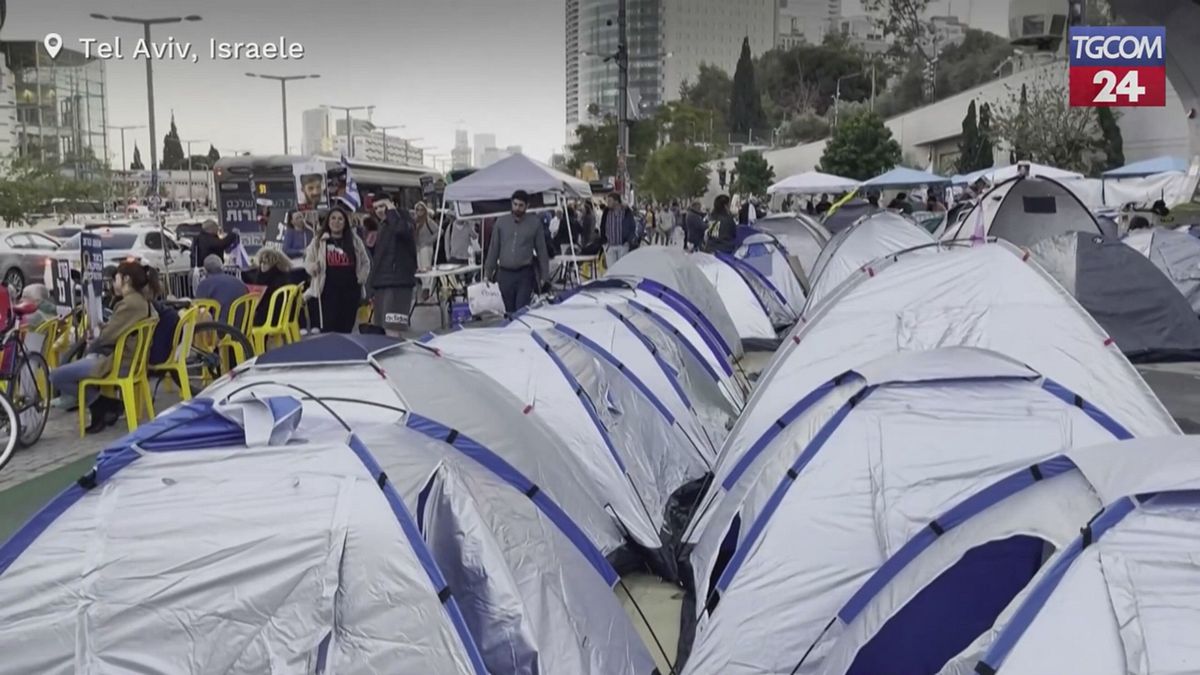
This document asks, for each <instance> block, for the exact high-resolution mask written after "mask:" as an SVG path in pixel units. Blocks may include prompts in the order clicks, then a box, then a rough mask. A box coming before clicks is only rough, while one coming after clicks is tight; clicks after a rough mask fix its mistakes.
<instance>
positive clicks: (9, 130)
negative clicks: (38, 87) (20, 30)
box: [0, 52, 19, 157]
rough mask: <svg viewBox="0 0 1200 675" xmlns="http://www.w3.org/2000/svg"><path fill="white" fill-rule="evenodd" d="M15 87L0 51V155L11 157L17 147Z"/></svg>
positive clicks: (17, 124) (10, 72)
mask: <svg viewBox="0 0 1200 675" xmlns="http://www.w3.org/2000/svg"><path fill="white" fill-rule="evenodd" d="M18 126H19V123H18V122H17V88H16V87H15V86H14V85H13V74H12V71H10V70H9V69H8V64H7V62H6V59H5V56H4V52H0V157H12V156H13V154H14V153H15V152H16V150H17V147H18V138H17V128H18Z"/></svg>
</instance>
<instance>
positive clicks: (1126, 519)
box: [941, 437, 1200, 675]
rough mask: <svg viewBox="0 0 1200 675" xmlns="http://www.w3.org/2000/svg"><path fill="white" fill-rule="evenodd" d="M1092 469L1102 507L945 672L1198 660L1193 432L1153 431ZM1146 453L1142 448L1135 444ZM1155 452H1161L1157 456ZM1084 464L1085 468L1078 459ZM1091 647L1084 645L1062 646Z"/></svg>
mask: <svg viewBox="0 0 1200 675" xmlns="http://www.w3.org/2000/svg"><path fill="white" fill-rule="evenodd" d="M1144 443H1146V445H1144V446H1143V445H1139V446H1137V448H1136V449H1134V450H1133V451H1132V452H1123V449H1118V448H1112V449H1111V450H1109V452H1110V453H1112V454H1116V455H1119V456H1120V458H1121V459H1120V461H1118V462H1114V463H1112V464H1111V465H1110V466H1109V467H1100V468H1101V469H1103V474H1100V473H1098V471H1095V470H1092V471H1090V472H1089V477H1092V478H1097V477H1099V478H1100V481H1099V482H1101V483H1103V484H1104V487H1103V488H1102V493H1103V494H1104V498H1105V507H1104V509H1103V510H1101V511H1100V512H1098V513H1096V514H1094V515H1093V516H1092V517H1091V518H1089V520H1088V521H1087V522H1085V523H1081V527H1080V530H1079V532H1078V536H1077V537H1076V538H1075V539H1074V540H1073V541H1071V542H1070V543H1069V544H1068V545H1067V546H1065V547H1063V548H1062V549H1060V550H1059V551H1058V552H1057V553H1056V554H1055V556H1054V557H1052V558H1051V559H1050V560H1048V561H1047V562H1046V563H1045V565H1043V566H1042V570H1041V572H1040V574H1039V575H1038V577H1037V578H1036V579H1035V580H1034V581H1033V583H1031V584H1030V585H1029V586H1027V587H1026V589H1025V592H1024V593H1023V594H1022V595H1021V596H1020V597H1019V598H1018V599H1017V600H1016V601H1014V602H1013V603H1012V604H1011V605H1009V606H1008V608H1006V609H1005V611H1004V612H1003V613H1002V614H1001V616H1000V618H999V619H998V620H997V622H996V624H995V625H994V626H993V627H992V628H991V630H989V631H988V632H986V633H985V634H984V635H983V636H981V637H980V638H979V639H978V640H976V641H975V643H974V644H972V645H971V646H970V647H969V648H967V649H966V650H964V651H963V652H962V653H961V654H959V655H958V656H957V657H956V658H955V659H954V660H952V661H951V662H950V663H949V664H947V665H946V667H945V668H944V669H943V670H942V671H941V672H942V674H943V675H967V674H968V673H980V672H988V673H998V674H1001V675H1050V674H1051V673H1064V672H1079V673H1088V674H1089V675H1093V674H1094V675H1124V674H1125V673H1184V672H1189V671H1191V670H1194V669H1195V664H1196V663H1197V662H1198V660H1200V652H1198V651H1197V647H1198V645H1197V642H1196V640H1195V639H1194V636H1195V632H1196V625H1197V623H1200V602H1198V601H1197V596H1196V593H1195V589H1196V587H1197V584H1200V566H1197V564H1196V560H1197V559H1198V557H1200V549H1198V548H1197V542H1200V536H1197V535H1198V534H1200V532H1198V531H1197V527H1196V523H1197V522H1200V508H1198V507H1200V504H1197V501H1196V495H1197V494H1198V493H1200V481H1197V479H1196V477H1197V469H1196V457H1197V447H1196V443H1195V437H1188V438H1176V439H1161V440H1158V439H1150V440H1147V441H1144ZM1142 448H1146V449H1149V450H1150V451H1151V454H1149V455H1146V456H1143V455H1142V454H1141V453H1139V452H1138V451H1137V450H1140V449H1142ZM1152 458H1158V459H1157V461H1156V459H1152ZM1081 459H1082V458H1077V460H1076V461H1078V463H1079V464H1080V466H1081V469H1082V470H1084V471H1089V467H1086V466H1085V465H1084V464H1083V462H1082V461H1080V460H1081ZM1076 645H1086V646H1087V648H1086V649H1069V648H1064V646H1076Z"/></svg>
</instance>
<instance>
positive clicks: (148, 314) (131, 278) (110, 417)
mask: <svg viewBox="0 0 1200 675" xmlns="http://www.w3.org/2000/svg"><path fill="white" fill-rule="evenodd" d="M149 286H150V277H149V275H148V274H147V273H146V268H145V267H142V265H141V263H138V262H136V261H131V260H127V261H125V262H123V263H121V264H120V265H118V266H117V272H116V274H115V275H114V276H113V292H114V293H116V295H117V296H118V297H119V298H120V300H119V301H118V303H117V306H116V308H115V309H114V310H113V314H112V317H111V318H110V319H109V320H108V322H107V323H105V324H104V327H103V328H101V329H100V335H99V336H98V337H97V338H96V339H95V340H92V341H91V342H90V343H89V344H88V345H87V348H86V349H85V350H84V355H83V358H81V359H79V360H78V361H73V362H71V363H67V364H64V365H61V366H59V367H57V368H55V369H54V370H52V371H50V383H51V384H52V385H54V388H55V390H57V391H58V392H59V397H60V399H63V401H67V400H74V399H75V397H76V395H77V393H78V392H79V382H80V381H82V380H86V379H89V378H93V377H100V376H102V375H105V374H107V373H108V372H110V371H111V370H112V367H113V362H112V359H113V353H114V352H115V351H116V349H117V339H118V338H120V337H121V335H122V334H123V333H124V332H125V331H126V330H129V328H131V327H132V326H133V325H134V324H136V323H137V322H139V321H142V320H145V319H153V318H157V317H158V314H157V313H156V312H155V311H154V307H153V306H152V305H151V304H150V299H149V298H148V297H147V294H148V293H149ZM130 339H132V337H131V338H130ZM132 365H133V345H132V344H130V343H129V342H128V341H127V342H126V344H125V352H124V356H123V359H122V361H121V372H122V373H125V372H128V370H129V368H131V367H132ZM86 403H87V406H88V411H89V412H90V413H91V423H90V424H89V425H88V427H87V432H88V433H89V434H94V433H98V432H100V431H103V430H104V429H107V428H108V427H110V426H112V425H113V424H114V423H116V421H117V418H118V417H119V416H120V411H121V403H120V401H117V400H116V399H111V398H108V397H106V396H101V395H100V390H99V389H98V388H96V387H92V388H89V389H88V391H87V401H86ZM60 407H68V406H66V405H62V404H60Z"/></svg>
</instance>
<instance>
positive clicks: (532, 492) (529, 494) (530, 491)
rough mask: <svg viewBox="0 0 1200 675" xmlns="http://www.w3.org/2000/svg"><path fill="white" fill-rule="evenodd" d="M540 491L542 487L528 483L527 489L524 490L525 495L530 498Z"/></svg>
mask: <svg viewBox="0 0 1200 675" xmlns="http://www.w3.org/2000/svg"><path fill="white" fill-rule="evenodd" d="M541 491H542V489H541V488H539V487H538V486H536V485H530V486H529V489H528V490H526V491H525V496H526V497H529V498H530V499H533V498H534V497H535V496H536V495H537V493H539V492H541Z"/></svg>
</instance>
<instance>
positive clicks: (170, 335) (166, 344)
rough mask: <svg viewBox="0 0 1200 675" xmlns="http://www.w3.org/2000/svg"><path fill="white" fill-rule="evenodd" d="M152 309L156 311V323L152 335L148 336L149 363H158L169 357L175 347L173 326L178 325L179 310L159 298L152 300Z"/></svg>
mask: <svg viewBox="0 0 1200 675" xmlns="http://www.w3.org/2000/svg"><path fill="white" fill-rule="evenodd" d="M153 304H154V311H156V312H158V324H156V325H155V326H154V335H152V336H151V337H150V363H151V364H152V365H158V364H160V363H165V362H166V361H168V360H170V358H171V351H172V350H173V349H175V328H176V327H178V326H179V312H177V311H175V308H174V307H172V306H170V305H168V304H167V303H165V302H162V301H161V300H155V301H154V303H153Z"/></svg>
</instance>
